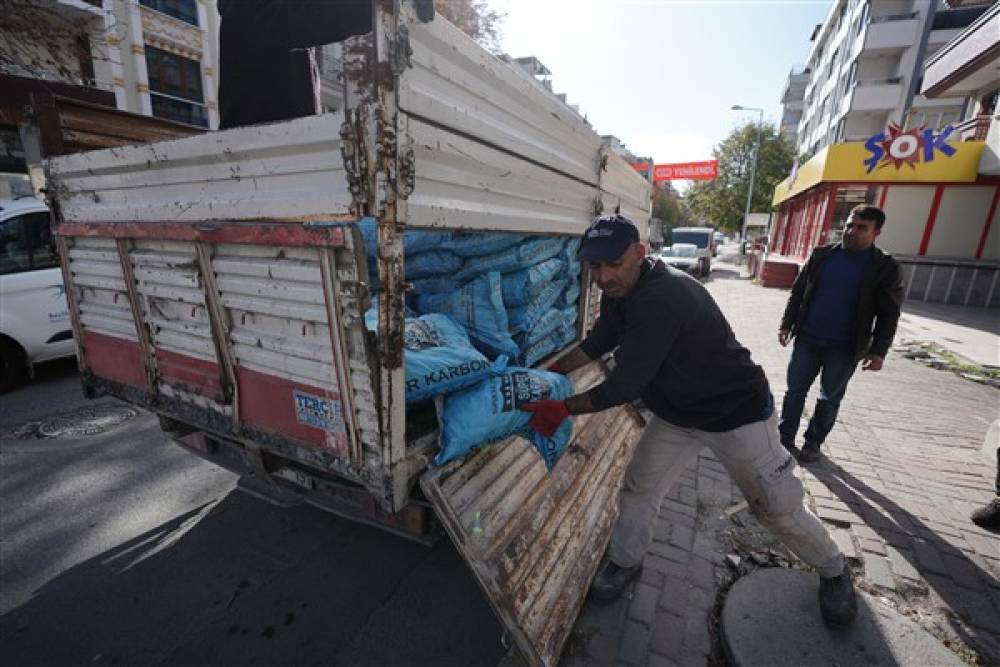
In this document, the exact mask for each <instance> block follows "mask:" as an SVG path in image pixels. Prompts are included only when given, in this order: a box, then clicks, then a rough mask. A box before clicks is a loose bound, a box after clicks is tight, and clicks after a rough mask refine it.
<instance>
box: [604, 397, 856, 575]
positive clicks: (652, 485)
mask: <svg viewBox="0 0 1000 667" xmlns="http://www.w3.org/2000/svg"><path fill="white" fill-rule="evenodd" d="M777 423H778V422H777V416H776V415H771V417H770V418H769V419H767V420H765V421H760V422H754V423H752V424H746V425H745V426H741V427H739V428H735V429H733V430H731V431H725V432H722V433H710V432H708V431H699V430H697V429H690V428H680V427H678V426H673V425H672V424H668V423H667V422H665V421H663V420H662V419H660V418H659V417H653V420H652V421H651V422H650V423H649V424H648V425H647V426H646V429H645V430H644V431H643V433H642V437H641V438H640V439H639V443H638V444H637V445H636V450H635V455H634V456H633V458H632V461H631V463H630V464H629V467H628V470H627V471H626V474H625V482H624V485H623V487H622V493H621V514H620V515H619V517H618V522H617V523H616V524H615V527H614V530H613V532H612V533H611V545H610V546H609V547H608V556H609V557H610V559H611V560H612V561H614V562H615V563H616V564H617V565H620V566H622V567H631V566H634V565H637V564H639V563H641V562H642V559H643V557H644V556H645V555H646V552H647V551H648V550H649V545H650V543H651V542H652V540H653V523H654V522H655V521H656V517H657V515H658V514H659V511H660V503H661V502H662V501H663V498H664V497H665V496H666V495H667V494H668V493H669V492H670V490H671V489H672V488H673V487H674V485H675V484H676V483H677V480H678V479H679V478H680V476H681V474H682V473H683V472H684V470H685V469H687V467H688V465H690V463H691V461H693V460H694V459H695V458H696V457H697V455H698V452H699V451H701V448H702V447H708V448H709V449H711V450H712V452H713V453H714V454H715V456H716V457H717V458H718V459H719V461H721V462H722V465H724V466H725V467H726V470H728V471H729V475H730V476H731V477H732V478H733V481H734V482H736V485H737V486H739V488H740V490H741V491H742V492H743V495H744V497H745V498H746V500H747V503H748V504H749V506H750V511H751V512H753V513H754V515H755V516H756V517H757V518H758V519H759V520H760V522H761V523H762V524H764V526H766V527H767V528H768V530H770V531H771V532H772V533H774V535H776V536H777V537H779V538H780V539H781V540H782V541H783V542H784V543H785V545H786V546H787V547H788V548H789V549H791V550H792V551H793V552H794V553H795V554H796V555H797V556H798V557H799V558H801V559H802V560H803V561H804V562H806V563H807V564H809V565H811V566H812V567H813V568H815V569H816V571H817V572H819V574H820V576H823V577H833V576H836V575H838V574H840V573H841V572H842V571H843V568H844V563H845V561H844V556H843V554H841V552H840V549H838V548H837V545H836V544H835V543H834V541H833V539H832V538H831V537H830V534H829V533H828V532H827V530H826V528H825V527H824V526H823V524H822V522H821V521H820V520H819V519H818V518H817V517H816V515H815V514H813V513H812V512H810V511H809V510H808V509H807V508H806V506H805V504H804V494H803V491H802V482H801V481H799V479H798V478H797V477H796V476H795V474H794V470H795V465H796V464H795V460H794V459H793V458H792V457H791V455H790V454H789V453H788V450H786V449H785V448H784V447H783V446H782V445H781V443H780V442H779V440H778V427H777Z"/></svg>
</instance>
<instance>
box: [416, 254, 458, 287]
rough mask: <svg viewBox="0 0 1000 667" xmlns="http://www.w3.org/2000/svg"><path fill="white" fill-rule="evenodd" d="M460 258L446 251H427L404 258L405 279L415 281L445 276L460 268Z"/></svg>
mask: <svg viewBox="0 0 1000 667" xmlns="http://www.w3.org/2000/svg"><path fill="white" fill-rule="evenodd" d="M463 261H464V260H462V258H461V257H459V256H458V255H456V254H455V253H453V252H448V251H447V250H428V251H427V252H421V253H418V254H416V255H413V256H412V257H411V256H409V255H407V256H406V270H405V274H406V279H407V280H417V279H419V278H429V277H431V276H447V275H451V274H454V273H455V272H456V271H458V270H459V269H460V268H462V264H463Z"/></svg>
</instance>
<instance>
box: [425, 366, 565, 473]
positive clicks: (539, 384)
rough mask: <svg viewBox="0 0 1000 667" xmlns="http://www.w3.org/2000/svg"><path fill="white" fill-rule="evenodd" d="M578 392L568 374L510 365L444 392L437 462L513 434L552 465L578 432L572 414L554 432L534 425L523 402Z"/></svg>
mask: <svg viewBox="0 0 1000 667" xmlns="http://www.w3.org/2000/svg"><path fill="white" fill-rule="evenodd" d="M572 394H573V383H572V381H571V380H570V379H569V378H568V377H566V376H565V375H561V374H559V373H550V372H548V371H539V370H532V369H528V368H509V369H507V370H506V371H505V372H504V373H502V374H500V375H498V376H496V377H492V378H489V379H487V380H483V381H482V382H479V383H478V384H476V385H475V386H473V387H469V388H468V389H463V390H462V391H458V392H455V393H452V394H449V395H447V396H445V397H444V398H443V399H441V400H440V401H438V402H437V410H438V421H439V422H440V425H441V430H440V431H441V434H440V439H439V444H440V451H439V452H438V454H437V456H436V457H435V458H434V463H435V464H437V465H443V464H445V463H447V462H448V461H451V460H453V459H457V458H460V457H463V456H466V455H467V454H469V453H470V452H473V451H475V450H476V449H479V448H480V447H482V446H483V445H485V444H488V443H491V442H495V441H497V440H501V439H503V438H506V437H508V436H510V435H515V434H517V435H522V436H524V437H525V438H527V439H529V440H530V441H531V443H532V444H533V445H534V446H535V449H536V450H537V451H538V453H539V454H540V455H541V456H542V459H543V460H544V461H545V465H546V467H547V468H548V469H549V470H551V469H552V467H553V466H554V465H555V463H556V461H557V460H558V459H559V456H560V455H561V454H562V452H563V450H565V449H566V445H567V444H569V441H570V437H571V436H572V434H573V424H572V421H571V420H569V419H567V420H566V421H565V422H563V424H562V425H561V426H560V427H559V429H558V430H557V431H556V433H555V435H553V436H552V437H551V438H546V437H545V436H543V435H541V434H540V433H538V432H536V431H535V430H534V429H532V428H531V426H530V425H529V422H530V421H531V413H529V412H524V411H522V410H521V409H520V408H521V406H522V405H523V404H525V403H532V402H534V401H541V400H544V399H563V398H568V397H569V396H571V395H572Z"/></svg>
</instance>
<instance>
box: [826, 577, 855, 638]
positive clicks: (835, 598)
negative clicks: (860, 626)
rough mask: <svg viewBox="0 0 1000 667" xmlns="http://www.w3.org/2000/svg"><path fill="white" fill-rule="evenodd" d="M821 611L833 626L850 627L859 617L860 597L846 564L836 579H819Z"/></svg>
mask: <svg viewBox="0 0 1000 667" xmlns="http://www.w3.org/2000/svg"><path fill="white" fill-rule="evenodd" d="M819 611H820V613H821V614H822V615H823V620H824V621H826V622H827V623H830V624H832V625H850V624H851V622H852V621H853V620H854V617H855V616H857V615H858V596H857V594H856V593H855V592H854V582H853V581H851V571H850V570H849V569H848V568H847V565H846V564H845V565H844V571H843V572H841V573H840V574H838V575H837V576H836V577H820V578H819Z"/></svg>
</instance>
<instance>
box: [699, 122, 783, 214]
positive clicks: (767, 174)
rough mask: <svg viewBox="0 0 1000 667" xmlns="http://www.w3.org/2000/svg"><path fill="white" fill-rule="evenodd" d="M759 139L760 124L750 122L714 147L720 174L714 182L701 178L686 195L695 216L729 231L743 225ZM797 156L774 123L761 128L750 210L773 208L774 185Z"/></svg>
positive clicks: (761, 210)
mask: <svg viewBox="0 0 1000 667" xmlns="http://www.w3.org/2000/svg"><path fill="white" fill-rule="evenodd" d="M756 141H757V125H756V123H747V124H745V125H742V126H740V127H737V128H735V129H734V130H733V131H732V132H731V133H730V134H729V136H728V137H726V138H725V139H723V140H722V141H721V142H720V143H719V144H717V145H716V146H715V148H713V149H712V157H714V158H715V159H716V160H718V161H719V167H718V174H719V175H718V177H717V178H716V179H715V180H714V181H698V182H697V183H695V184H694V185H692V186H691V188H690V189H689V190H688V191H687V194H686V196H685V198H684V203H685V206H686V207H687V208H688V210H689V211H690V212H691V214H692V216H693V217H695V218H698V219H701V220H704V221H706V222H709V223H711V224H714V225H718V226H719V227H720V228H722V229H726V230H730V231H733V230H738V229H741V228H742V225H743V213H744V211H745V208H746V201H747V186H748V185H749V183H750V168H751V165H752V164H753V152H754V144H755V142H756ZM794 156H795V149H794V148H793V147H792V145H791V142H789V141H788V139H786V138H785V137H783V136H781V134H780V133H779V132H778V130H777V128H776V127H775V126H774V125H773V124H772V123H765V124H764V126H763V127H762V128H761V139H760V157H759V158H758V160H757V173H756V175H755V177H754V186H753V199H752V200H751V203H750V212H751V213H766V212H769V211H770V210H771V198H772V196H773V194H774V188H775V186H776V185H777V184H778V183H780V182H781V181H783V180H784V179H785V178H786V177H787V176H788V173H789V172H790V171H791V169H792V161H793V159H794Z"/></svg>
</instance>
